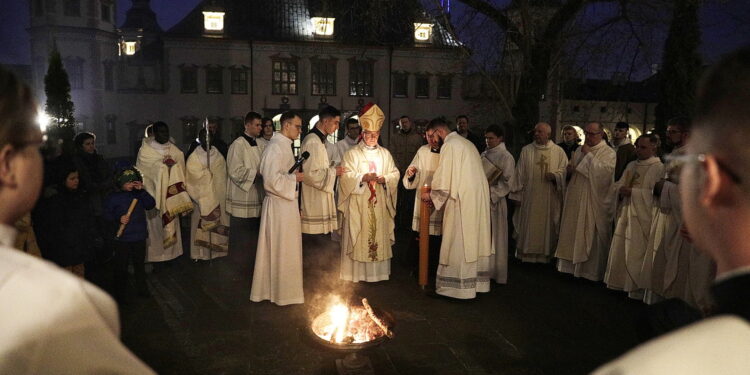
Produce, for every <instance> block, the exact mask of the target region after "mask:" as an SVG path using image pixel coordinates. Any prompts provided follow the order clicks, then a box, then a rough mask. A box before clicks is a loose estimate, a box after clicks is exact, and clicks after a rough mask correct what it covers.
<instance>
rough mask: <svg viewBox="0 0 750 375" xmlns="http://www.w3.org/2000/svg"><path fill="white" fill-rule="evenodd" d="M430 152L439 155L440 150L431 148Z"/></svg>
mask: <svg viewBox="0 0 750 375" xmlns="http://www.w3.org/2000/svg"><path fill="white" fill-rule="evenodd" d="M430 152H432V153H433V154H439V153H440V149H439V148H437V149H435V148H432V147H430Z"/></svg>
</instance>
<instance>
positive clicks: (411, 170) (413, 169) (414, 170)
mask: <svg viewBox="0 0 750 375" xmlns="http://www.w3.org/2000/svg"><path fill="white" fill-rule="evenodd" d="M415 174H417V167H415V166H413V165H412V166H411V167H409V168H406V177H407V178H411V176H414V175H415Z"/></svg>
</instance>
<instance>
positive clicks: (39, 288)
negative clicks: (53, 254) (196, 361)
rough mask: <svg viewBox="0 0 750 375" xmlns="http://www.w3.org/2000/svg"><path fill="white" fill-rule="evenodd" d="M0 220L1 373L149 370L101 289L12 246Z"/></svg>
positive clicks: (10, 231) (9, 229)
mask: <svg viewBox="0 0 750 375" xmlns="http://www.w3.org/2000/svg"><path fill="white" fill-rule="evenodd" d="M15 236H16V230H15V229H14V228H13V227H10V226H8V225H2V224H0V316H2V319H0V332H2V334H0V374H153V373H154V372H153V371H152V370H151V369H149V368H148V366H146V365H145V364H144V363H143V362H141V361H140V360H139V359H138V358H137V357H136V356H135V355H133V353H131V352H130V351H129V350H128V348H126V347H125V345H123V344H122V343H121V342H120V321H119V318H118V314H117V305H116V304H115V301H113V300H112V298H111V297H110V296H109V295H107V293H105V292H104V291H103V290H101V289H99V288H97V287H96V286H94V285H93V284H90V283H89V282H88V281H85V280H83V279H81V278H79V277H76V276H74V275H73V274H71V273H70V272H68V271H66V270H63V269H61V268H59V267H57V266H56V265H54V264H52V263H50V262H48V261H45V260H42V259H40V258H37V257H34V256H31V255H28V254H26V253H24V252H23V251H21V250H16V249H14V248H12V247H11V246H12V245H13V242H14V240H15Z"/></svg>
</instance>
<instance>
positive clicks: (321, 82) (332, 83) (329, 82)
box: [312, 59, 336, 96]
mask: <svg viewBox="0 0 750 375" xmlns="http://www.w3.org/2000/svg"><path fill="white" fill-rule="evenodd" d="M312 95H329V96H335V95H336V60H334V59H331V60H317V59H315V60H312Z"/></svg>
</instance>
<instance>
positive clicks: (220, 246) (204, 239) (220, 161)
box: [185, 146, 229, 260]
mask: <svg viewBox="0 0 750 375" xmlns="http://www.w3.org/2000/svg"><path fill="white" fill-rule="evenodd" d="M208 162H209V153H207V152H206V150H204V149H203V147H201V146H198V147H196V149H195V151H193V153H192V154H190V156H188V160H187V174H186V175H185V179H186V186H187V192H188V194H190V198H192V199H193V204H194V206H195V209H194V210H193V217H192V218H191V221H190V229H191V232H190V233H191V234H192V237H191V238H190V258H191V259H203V260H206V259H211V258H218V257H221V256H224V255H227V252H228V251H229V242H228V238H227V236H226V230H227V228H229V215H227V212H226V210H225V207H224V204H223V203H224V202H226V191H227V187H226V181H227V163H226V162H225V161H224V156H222V155H221V153H220V152H219V151H218V150H217V149H216V147H213V146H212V147H211V153H210V162H211V168H210V170H209V168H208ZM217 209H218V212H217ZM217 213H218V215H216V214H217Z"/></svg>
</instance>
